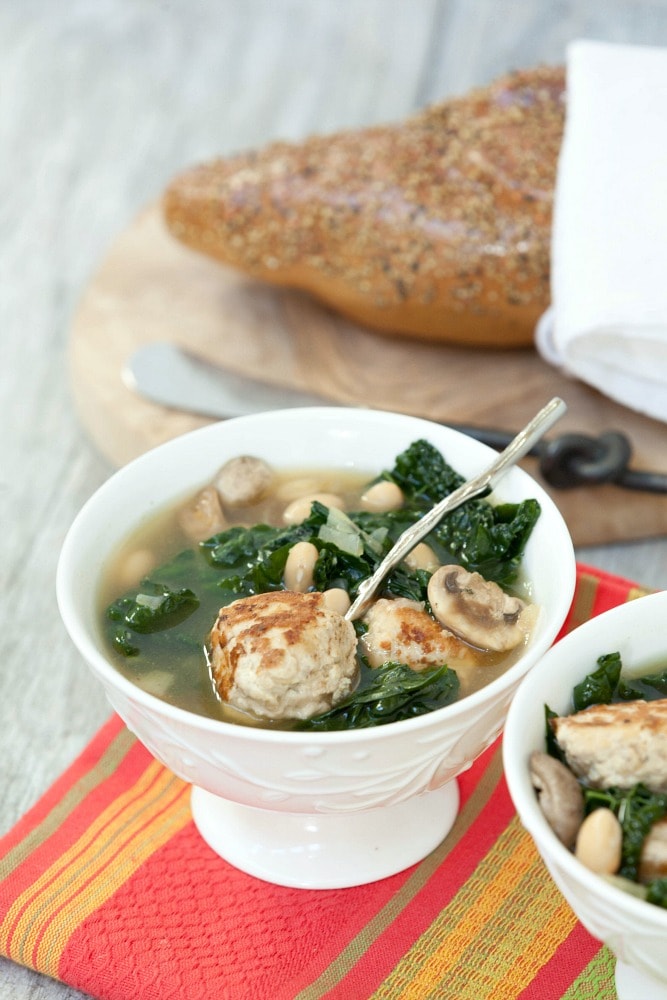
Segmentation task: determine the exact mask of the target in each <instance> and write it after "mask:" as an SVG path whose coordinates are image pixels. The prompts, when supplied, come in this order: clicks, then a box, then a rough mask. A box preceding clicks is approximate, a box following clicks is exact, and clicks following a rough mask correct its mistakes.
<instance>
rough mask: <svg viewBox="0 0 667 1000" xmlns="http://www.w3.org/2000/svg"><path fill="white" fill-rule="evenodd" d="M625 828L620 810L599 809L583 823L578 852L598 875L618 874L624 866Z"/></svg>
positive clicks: (577, 845)
mask: <svg viewBox="0 0 667 1000" xmlns="http://www.w3.org/2000/svg"><path fill="white" fill-rule="evenodd" d="M622 840H623V831H622V829H621V824H620V823H619V821H618V819H617V818H616V814H615V813H614V812H613V811H612V810H611V809H606V808H604V807H602V808H600V809H595V810H594V811H593V812H592V813H589V815H588V816H587V817H586V819H585V820H584V822H583V823H582V824H581V826H580V827H579V833H578V834H577V843H576V846H575V849H574V853H575V856H576V857H577V858H578V859H579V861H581V863H582V864H583V865H586V867H587V868H590V870H591V871H592V872H597V873H598V875H614V874H615V873H616V872H617V871H618V869H619V868H620V867H621V846H622Z"/></svg>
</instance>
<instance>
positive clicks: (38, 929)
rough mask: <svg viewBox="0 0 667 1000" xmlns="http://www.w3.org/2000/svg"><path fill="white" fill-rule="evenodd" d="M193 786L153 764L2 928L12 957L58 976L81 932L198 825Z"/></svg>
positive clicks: (12, 911)
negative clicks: (142, 869)
mask: <svg viewBox="0 0 667 1000" xmlns="http://www.w3.org/2000/svg"><path fill="white" fill-rule="evenodd" d="M188 793H189V787H188V786H187V785H186V784H185V783H184V782H183V781H181V780H180V779H178V778H175V777H174V776H173V775H172V774H171V773H170V772H169V771H166V770H165V769H164V768H163V767H162V765H160V764H158V763H157V762H156V761H152V762H151V763H150V764H149V765H148V767H147V768H146V770H145V771H144V772H143V773H142V775H141V777H140V778H139V779H138V780H137V782H136V783H135V784H134V785H133V786H132V787H131V788H130V789H128V791H127V792H125V793H124V794H123V795H122V796H120V797H119V798H118V799H117V800H116V801H114V802H113V803H112V804H111V805H110V806H108V807H107V809H105V810H104V812H102V813H101V814H100V816H98V817H97V819H96V821H95V822H94V823H93V824H92V825H91V826H90V827H89V829H88V830H86V833H85V834H84V835H83V836H82V837H80V838H79V839H78V840H77V841H76V842H75V843H74V844H73V845H72V847H71V848H70V849H69V850H68V851H66V852H65V854H63V855H62V857H60V858H59V859H58V860H57V862H55V863H54V864H53V865H51V866H50V867H49V868H48V869H47V870H46V871H45V872H44V873H43V875H42V876H41V877H40V878H39V879H38V880H37V881H36V882H35V883H34V884H33V885H31V886H30V888H29V889H27V890H26V891H25V892H24V893H22V894H21V896H19V897H18V898H17V899H16V900H15V901H14V904H13V905H12V907H11V909H10V910H9V912H8V913H7V915H6V917H5V919H4V921H3V923H2V926H0V940H1V941H2V943H3V945H4V946H5V948H6V952H5V953H6V954H7V955H8V956H9V957H10V958H12V959H13V960H14V961H16V962H20V963H21V964H23V965H26V966H29V967H30V968H34V969H39V970H40V971H41V972H46V973H47V974H48V975H51V976H57V972H58V964H59V961H60V956H61V955H62V952H63V949H64V948H65V946H66V944H67V942H68V940H69V938H70V937H71V935H72V934H73V933H74V931H75V930H76V928H77V927H78V926H79V925H80V924H81V923H82V922H83V921H84V920H85V919H86V917H88V916H90V914H91V913H93V912H94V911H95V910H96V909H97V908H98V907H99V906H101V905H102V904H103V903H105V902H106V900H107V899H108V898H109V897H110V896H111V895H112V894H113V893H114V892H115V890H116V889H117V888H118V887H119V886H120V885H122V883H123V882H124V881H125V880H126V879H128V878H129V877H130V875H132V874H133V872H135V871H136V870H137V868H138V867H139V866H140V865H141V864H142V863H143V862H144V861H145V860H146V859H147V858H148V857H150V855H151V854H152V853H153V852H154V851H156V850H157V849H158V848H159V847H160V846H162V844H164V843H166V842H167V841H168V840H169V839H170V838H171V837H172V836H174V834H175V833H176V832H177V831H178V830H179V829H180V828H182V827H183V826H184V825H185V824H186V823H187V822H188V821H189V820H190V818H191V815H190V809H189V797H188Z"/></svg>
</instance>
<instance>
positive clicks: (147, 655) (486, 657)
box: [99, 469, 539, 728]
mask: <svg viewBox="0 0 667 1000" xmlns="http://www.w3.org/2000/svg"><path fill="white" fill-rule="evenodd" d="M454 475H455V474H454ZM375 481H376V480H374V478H373V476H372V475H371V474H361V473H359V472H353V473H352V472H349V471H345V470H335V469H334V470H313V469H291V470H280V471H275V472H274V474H273V479H272V482H271V485H270V488H269V489H267V490H266V491H265V492H264V494H263V495H262V497H261V499H259V500H257V501H253V502H251V503H248V504H245V505H237V506H232V505H229V504H226V505H225V509H224V514H225V521H226V523H225V527H224V530H223V531H222V532H218V533H216V534H215V535H214V536H213V538H212V539H205V540H203V541H201V542H194V543H193V541H192V539H191V538H190V537H188V535H187V534H186V533H185V532H184V529H183V526H182V512H183V510H184V508H186V507H187V506H188V504H192V498H184V499H183V500H181V501H179V502H178V503H175V504H173V505H171V506H170V507H169V508H167V509H165V510H162V511H161V512H159V513H158V514H156V515H154V516H152V517H151V518H150V519H148V520H147V521H146V522H144V523H142V524H141V525H140V526H139V527H138V528H137V529H136V530H135V531H134V532H133V533H132V534H131V535H130V536H129V537H128V538H127V540H126V541H125V542H124V543H123V545H122V546H121V547H120V548H119V549H118V551H117V552H116V553H115V554H114V556H113V558H112V559H111V561H110V562H109V564H108V565H107V567H106V568H105V571H104V573H103V576H102V583H101V589H100V593H99V615H100V621H101V623H102V629H103V632H104V634H105V637H106V640H107V644H108V647H109V651H110V655H111V658H112V661H113V663H114V664H115V666H116V667H117V668H118V669H119V670H120V671H121V672H122V673H123V674H124V675H125V676H126V677H127V678H128V679H129V680H131V681H132V682H133V683H135V684H137V685H139V686H140V687H142V688H144V689H145V690H146V691H148V692H149V693H151V694H153V695H156V696H157V697H159V698H162V699H163V700H165V701H167V702H170V703H172V704H174V705H177V706H179V707H181V708H183V709H186V710H188V711H191V712H195V713H198V714H201V715H205V716H209V717H212V718H219V719H224V720H225V721H230V722H235V723H240V724H244V725H263V726H267V725H268V726H278V727H280V728H292V727H293V723H284V722H281V723H275V722H272V721H270V720H269V721H267V720H259V719H257V718H255V717H252V716H249V715H247V714H245V713H241V712H238V711H236V710H234V709H233V708H231V707H230V706H228V705H226V704H224V703H223V702H222V701H221V699H220V698H219V696H218V693H217V691H216V690H215V686H214V684H213V681H212V677H211V671H210V664H209V660H208V656H207V639H208V636H209V633H210V631H211V628H212V626H213V624H214V622H215V620H216V617H217V615H218V612H219V610H220V608H221V607H222V606H223V605H226V604H229V603H230V602H231V601H233V600H236V599H238V598H240V597H243V596H247V595H248V594H249V593H253V592H255V593H256V592H262V591H263V590H277V589H284V584H283V583H282V577H281V573H282V570H281V569H279V570H275V568H274V567H272V566H271V562H272V560H274V561H275V560H278V562H279V561H280V559H282V561H283V564H284V551H283V550H284V546H283V545H278V546H277V548H276V549H275V550H271V546H270V545H269V546H268V548H267V551H269V557H268V558H267V560H266V563H267V564H268V566H269V569H268V570H266V567H265V565H264V563H263V564H262V566H261V574H262V576H261V579H260V580H259V582H258V579H257V575H258V572H259V570H258V567H257V563H256V553H257V550H258V548H259V547H261V545H262V544H263V539H264V538H270V539H271V545H274V544H276V543H274V537H275V536H276V535H277V537H278V542H280V541H281V536H280V534H279V532H280V531H287V528H286V525H285V520H284V517H285V510H286V508H287V507H288V505H289V504H290V503H292V502H293V501H295V500H298V499H299V498H302V497H304V496H309V495H311V494H313V493H315V494H325V495H327V494H334V495H336V496H337V497H338V498H339V499H340V501H341V505H342V509H343V510H344V511H346V512H348V514H351V516H352V518H353V519H355V521H356V520H357V519H358V518H357V515H356V513H354V512H358V511H360V510H362V509H363V507H364V501H363V500H362V497H363V495H364V493H365V491H367V490H368V486H369V483H374V482H375ZM456 484H458V479H457V480H455V485H456ZM452 488H454V486H453V487H452ZM482 503H483V504H484V505H485V506H486V507H489V508H490V506H491V505H490V504H487V503H486V501H482ZM530 503H535V502H534V501H530ZM430 506H432V501H431V499H430V498H428V497H426V498H422V497H419V498H418V500H412V499H411V498H409V497H408V499H407V500H406V504H405V510H403V511H398V512H393V513H391V514H386V513H385V514H382V515H377V517H376V515H375V514H374V513H373V512H371V513H368V512H367V514H366V515H364V517H365V518H366V520H364V518H363V517H361V518H359V519H358V520H359V521H360V523H361V524H362V525H363V530H364V531H366V532H368V533H370V536H373V537H376V538H377V539H380V538H382V542H381V543H380V542H378V544H382V545H383V546H384V551H386V550H387V549H388V548H389V547H390V546H391V544H393V541H394V540H395V538H396V537H398V535H399V534H400V533H401V531H402V530H404V528H405V527H407V526H408V524H409V523H412V522H413V521H414V520H415V519H416V518H417V517H418V516H420V515H421V514H422V513H423V512H424V511H425V509H428V508H429V507H430ZM515 506H516V508H517V511H519V512H522V505H520V504H519V505H515ZM323 509H324V510H325V515H326V505H325V506H324V508H323ZM366 509H367V511H368V508H366ZM538 512H539V508H538ZM484 514H485V517H486V511H484ZM531 516H532V515H531ZM536 516H537V515H535V518H534V519H536ZM383 518H384V519H385V520H387V522H388V523H389V528H385V527H381V528H379V527H377V524H379V523H380V521H382V519H383ZM376 522H377V524H376ZM531 527H532V525H531ZM244 529H247V531H245V532H244ZM294 530H297V529H294ZM235 532H237V534H235ZM524 533H525V539H524V542H523V544H525V540H526V539H527V537H528V534H529V531H525V532H524ZM450 535H452V533H451V531H450ZM246 536H247V537H246ZM448 537H449V536H448ZM452 537H454V536H453V535H452ZM230 539H231V543H230ZM239 539H240V540H241V541H242V542H243V543H244V544H245V543H246V542H247V543H248V544H249V545H250V547H251V549H252V551H251V552H249V553H246V554H243V551H242V548H243V546H242V545H241V542H239V545H240V546H241V548H240V550H239V551H240V555H239V554H237V555H234V556H233V557H232V555H229V554H228V553H227V549H230V548H231V549H233V548H234V545H235V544H236V542H237V541H238V540H239ZM257 539H259V540H257ZM426 541H428V543H429V545H430V546H432V548H433V550H434V552H435V553H436V555H437V556H438V560H439V561H440V562H441V563H447V562H452V561H456V562H458V561H459V560H457V559H456V558H455V557H453V556H452V548H453V545H452V544H450V547H449V548H446V547H445V546H444V545H443V544H442V542H443V539H442V538H439V537H438V536H437V533H436V534H434V535H433V536H429V538H428V539H426ZM325 547H326V546H325ZM212 554H213V555H214V556H215V558H216V559H219V560H220V561H219V562H217V563H215V562H211V557H212ZM381 554H384V552H382V553H381ZM510 555H511V560H512V561H513V562H512V565H514V564H515V563H517V559H516V555H512V554H510ZM378 558H379V556H378ZM509 558H510V556H508V559H509ZM225 560H227V562H225ZM353 562H354V561H353V560H352V559H351V560H350V563H353ZM423 572H424V571H422V573H423ZM497 572H498V573H500V570H498V571H497ZM509 572H510V571H509V570H508V571H507V573H508V574H509ZM244 573H246V574H248V576H247V578H243V574H244ZM272 573H273V574H274V575H273V576H271V574H272ZM276 573H277V574H278V575H277V576H276ZM264 574H268V575H264ZM413 576H414V577H415V580H417V579H419V581H420V585H421V584H424V583H425V580H426V579H427V577H428V574H425V575H424V576H423V578H422V577H421V576H420V575H419V574H413ZM513 576H514V579H513V581H512V583H511V586H507V585H505V584H504V588H505V589H506V590H508V591H511V592H513V593H516V594H518V595H519V596H520V597H521V598H522V599H524V600H526V601H528V602H529V601H530V588H529V586H528V584H527V583H526V581H524V580H522V579H521V575H520V573H518V572H513ZM251 577H252V579H251ZM406 579H408V578H407V577H406ZM408 583H410V585H412V583H411V582H410V580H408ZM399 584H400V586H404V581H403V578H402V577H401V578H400V579H399V580H398V581H397V586H398V585H399ZM157 585H161V586H162V585H164V586H166V587H168V588H169V590H170V591H171V592H180V591H183V590H187V591H191V592H192V593H193V595H195V596H196V601H197V605H196V606H194V602H193V603H192V604H191V605H190V606H188V607H187V608H186V610H187V614H185V612H184V611H181V610H178V609H176V610H175V611H174V612H173V616H172V617H173V621H171V622H170V624H169V627H165V628H156V629H155V630H153V628H152V626H150V625H149V626H146V627H144V626H142V628H141V629H139V631H137V632H135V631H133V630H132V628H129V629H128V627H126V626H127V622H126V621H125V619H123V620H122V621H120V624H119V620H120V619H119V616H120V611H119V608H121V609H124V608H125V605H124V604H123V602H126V604H128V606H129V602H136V604H138V605H140V606H141V608H140V610H143V609H145V608H148V609H149V610H150V609H152V607H153V606H154V605H155V606H158V605H159V604H160V602H161V601H162V600H163V598H162V596H161V593H158V594H157V595H156V594H155V589H156V586H157ZM328 585H329V586H341V587H343V588H346V589H348V590H349V588H350V583H349V576H348V577H345V573H342V575H341V579H340V580H337V579H335V573H334V578H333V579H330V580H329V584H328ZM158 589H159V588H158ZM316 589H320V588H316ZM321 589H324V588H321ZM351 596H352V597H353V596H354V593H353V594H352V595H351ZM392 596H394V595H392ZM399 596H406V595H403V594H401V593H400V588H399ZM407 596H408V597H410V596H411V595H410V594H407ZM184 600H186V599H184ZM136 604H133V607H134V608H135V610H136ZM123 613H124V612H123ZM114 615H115V617H114ZM120 617H122V616H120ZM119 637H120V638H119ZM522 650H523V645H522V646H520V647H518V648H517V649H514V650H512V651H510V652H505V653H499V652H487V653H484V654H483V664H482V665H481V666H480V667H479V668H478V669H477V670H476V671H474V674H473V676H472V677H469V676H467V675H466V678H465V679H464V680H462V682H461V689H460V692H459V696H465V695H467V694H469V693H471V692H472V691H474V690H476V689H478V688H479V687H482V686H484V685H486V684H488V683H489V682H490V681H492V680H494V679H495V678H496V677H498V676H499V675H500V674H501V673H503V672H504V671H505V670H506V669H507V668H508V667H509V666H510V665H511V664H512V663H513V662H515V661H516V659H517V658H518V657H519V656H520V655H521V652H522ZM360 670H361V675H362V683H363V681H364V677H365V676H366V675H368V674H369V673H370V674H372V673H373V672H374V671H373V670H371V669H370V668H369V667H368V665H367V663H366V662H365V660H364V658H363V657H361V658H360Z"/></svg>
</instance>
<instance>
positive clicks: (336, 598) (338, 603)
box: [322, 587, 352, 616]
mask: <svg viewBox="0 0 667 1000" xmlns="http://www.w3.org/2000/svg"><path fill="white" fill-rule="evenodd" d="M322 601H323V603H324V605H325V607H327V608H328V609H329V611H335V612H336V614H338V615H341V616H342V615H344V614H345V612H346V611H347V609H348V608H349V606H350V604H351V603H352V602H351V601H350V595H349V594H348V592H347V590H345V589H344V588H343V587H330V588H329V590H324V591H322Z"/></svg>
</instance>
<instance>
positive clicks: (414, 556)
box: [404, 542, 440, 573]
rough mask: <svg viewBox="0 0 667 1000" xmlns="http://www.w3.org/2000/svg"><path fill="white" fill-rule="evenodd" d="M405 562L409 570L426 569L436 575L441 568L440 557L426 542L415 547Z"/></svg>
mask: <svg viewBox="0 0 667 1000" xmlns="http://www.w3.org/2000/svg"><path fill="white" fill-rule="evenodd" d="M404 562H405V565H406V566H407V567H408V569H413V570H414V569H425V570H426V571H427V572H428V573H435V571H436V569H438V568H439V566H440V563H439V562H438V557H437V556H436V554H435V552H434V551H433V549H432V548H431V546H430V545H427V544H426V542H420V543H419V544H418V545H415V547H414V549H412V551H411V552H408V554H407V556H406V557H405V560H404Z"/></svg>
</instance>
